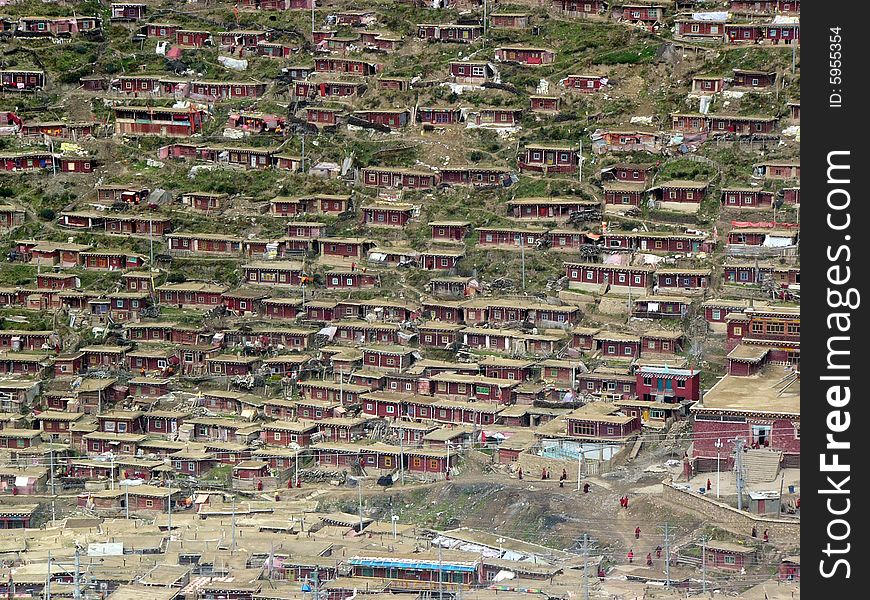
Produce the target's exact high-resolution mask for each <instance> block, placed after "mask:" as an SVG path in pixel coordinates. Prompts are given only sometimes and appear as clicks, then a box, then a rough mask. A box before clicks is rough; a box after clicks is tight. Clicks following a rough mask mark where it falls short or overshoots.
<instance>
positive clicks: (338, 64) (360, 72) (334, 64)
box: [314, 56, 383, 77]
mask: <svg viewBox="0 0 870 600" xmlns="http://www.w3.org/2000/svg"><path fill="white" fill-rule="evenodd" d="M382 68H383V65H381V64H380V63H373V62H369V61H366V60H361V59H358V58H337V57H333V56H329V57H315V59H314V70H315V71H316V72H317V73H341V74H344V75H356V76H358V77H368V76H369V75H375V74H376V73H379V72H380V71H381V69H382Z"/></svg>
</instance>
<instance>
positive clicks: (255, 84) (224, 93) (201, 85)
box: [189, 81, 267, 101]
mask: <svg viewBox="0 0 870 600" xmlns="http://www.w3.org/2000/svg"><path fill="white" fill-rule="evenodd" d="M266 87H267V85H266V84H265V83H262V82H259V81H191V82H190V91H189V95H190V97H191V98H201V99H205V100H210V101H216V100H228V99H232V98H259V97H260V96H262V95H263V94H265V93H266Z"/></svg>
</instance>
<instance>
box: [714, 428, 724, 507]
mask: <svg viewBox="0 0 870 600" xmlns="http://www.w3.org/2000/svg"><path fill="white" fill-rule="evenodd" d="M715 446H716V498H717V499H718V498H719V473H720V471H721V469H720V468H719V452H720V451H721V450H722V446H724V444H723V443H722V440H721V439H717V440H716V444H715Z"/></svg>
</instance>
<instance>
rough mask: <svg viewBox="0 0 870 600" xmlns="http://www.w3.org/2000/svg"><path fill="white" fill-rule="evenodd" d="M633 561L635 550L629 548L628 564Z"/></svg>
mask: <svg viewBox="0 0 870 600" xmlns="http://www.w3.org/2000/svg"><path fill="white" fill-rule="evenodd" d="M633 562H634V550H633V549H629V550H628V564H631V563H633Z"/></svg>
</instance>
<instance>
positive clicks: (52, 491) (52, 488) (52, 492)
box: [50, 450, 55, 496]
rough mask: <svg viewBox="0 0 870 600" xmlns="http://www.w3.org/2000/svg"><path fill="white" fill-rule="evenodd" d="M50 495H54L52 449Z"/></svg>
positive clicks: (52, 458)
mask: <svg viewBox="0 0 870 600" xmlns="http://www.w3.org/2000/svg"><path fill="white" fill-rule="evenodd" d="M50 477H51V484H50V485H51V495H52V496H54V495H55V494H54V450H52V451H51V473H50Z"/></svg>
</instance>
